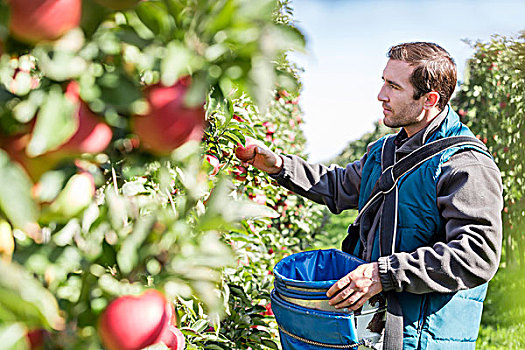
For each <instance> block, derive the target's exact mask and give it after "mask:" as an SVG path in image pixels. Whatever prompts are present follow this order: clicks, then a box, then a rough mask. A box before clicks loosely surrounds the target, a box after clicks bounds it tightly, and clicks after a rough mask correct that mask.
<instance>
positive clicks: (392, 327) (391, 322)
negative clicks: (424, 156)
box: [378, 136, 403, 350]
mask: <svg viewBox="0 0 525 350" xmlns="http://www.w3.org/2000/svg"><path fill="white" fill-rule="evenodd" d="M395 152H396V147H395V144H394V137H393V136H392V137H389V138H388V139H387V140H386V141H385V143H384V147H383V149H382V152H381V166H382V170H383V174H384V173H385V171H387V170H386V169H393V168H394V164H395ZM392 179H393V173H392ZM393 180H394V184H393V186H394V188H393V189H392V188H391V189H390V190H389V191H388V192H386V193H385V194H384V197H383V201H384V202H383V209H382V212H381V218H380V222H379V254H380V256H384V255H390V254H392V253H393V252H394V251H395V247H396V233H397V204H398V191H397V186H396V182H397V181H395V179H393ZM380 182H381V181H380V180H379V181H378V184H379V183H380ZM379 187H381V186H380V185H379ZM385 294H386V300H387V311H386V322H385V337H384V340H383V348H384V349H388V350H402V349H403V310H402V309H401V305H400V304H399V300H398V298H397V294H396V293H395V292H386V293H385Z"/></svg>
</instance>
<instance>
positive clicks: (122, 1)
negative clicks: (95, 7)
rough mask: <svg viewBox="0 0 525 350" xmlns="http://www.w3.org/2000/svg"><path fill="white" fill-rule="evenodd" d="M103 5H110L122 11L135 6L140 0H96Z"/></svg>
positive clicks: (109, 6) (113, 8) (111, 7)
mask: <svg viewBox="0 0 525 350" xmlns="http://www.w3.org/2000/svg"><path fill="white" fill-rule="evenodd" d="M95 1H96V2H98V3H99V4H101V5H102V6H105V7H108V8H110V9H112V10H116V11H120V10H126V9H130V8H132V7H134V6H135V5H136V4H137V3H138V2H139V0H95Z"/></svg>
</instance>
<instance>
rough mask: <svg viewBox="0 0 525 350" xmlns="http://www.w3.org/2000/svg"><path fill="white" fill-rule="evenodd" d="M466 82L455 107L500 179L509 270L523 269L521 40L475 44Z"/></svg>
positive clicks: (524, 80)
mask: <svg viewBox="0 0 525 350" xmlns="http://www.w3.org/2000/svg"><path fill="white" fill-rule="evenodd" d="M473 47H474V48H475V50H476V52H475V54H474V56H473V57H472V58H471V59H470V60H469V61H468V65H467V69H466V74H465V80H464V81H463V82H462V84H461V88H460V90H459V91H458V93H457V95H456V97H455V99H454V101H453V104H454V105H455V106H456V107H457V110H458V112H459V114H460V116H461V118H462V121H463V122H465V123H466V124H467V125H468V126H469V127H470V128H471V130H472V131H473V132H474V133H475V134H476V136H477V137H478V138H479V139H481V140H482V141H483V142H484V143H486V144H487V146H488V148H489V149H490V152H491V153H492V155H493V156H494V160H495V161H496V163H497V164H498V167H499V169H500V170H501V174H502V178H503V189H504V200H505V209H504V212H503V223H504V234H505V249H504V254H505V257H504V260H505V262H506V263H507V265H510V264H515V263H516V261H519V262H520V265H521V266H522V267H523V266H525V265H524V264H525V240H524V236H523V232H524V230H525V220H524V217H525V212H524V211H523V210H524V208H525V196H524V194H525V192H524V191H525V186H524V185H525V183H524V181H525V167H524V165H523V164H524V163H525V142H524V138H525V123H524V121H525V97H524V96H525V67H524V62H525V36H521V37H518V38H506V37H498V36H496V37H494V38H493V39H492V40H491V41H490V42H488V43H481V42H478V43H475V44H473Z"/></svg>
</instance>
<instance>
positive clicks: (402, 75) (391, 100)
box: [377, 59, 424, 131]
mask: <svg viewBox="0 0 525 350" xmlns="http://www.w3.org/2000/svg"><path fill="white" fill-rule="evenodd" d="M413 70H414V67H411V66H410V65H409V64H408V63H406V62H403V61H398V60H392V59H390V60H388V63H387V64H386V67H385V70H384V71H383V82H384V83H383V86H382V87H381V91H379V94H378V95H377V99H378V100H379V101H381V102H382V103H383V115H384V116H385V117H384V119H383V122H384V124H385V125H386V126H388V127H391V128H399V127H409V128H411V127H412V128H413V127H417V125H418V124H420V123H421V122H422V120H423V116H424V114H423V113H422V112H423V102H424V98H420V99H419V100H414V98H413V96H414V87H413V85H412V83H410V80H409V79H410V75H411V74H412V71H413ZM405 129H406V128H405ZM407 131H408V130H407Z"/></svg>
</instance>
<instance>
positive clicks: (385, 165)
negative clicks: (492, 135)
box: [371, 136, 487, 350]
mask: <svg viewBox="0 0 525 350" xmlns="http://www.w3.org/2000/svg"><path fill="white" fill-rule="evenodd" d="M462 145H469V146H474V147H477V148H478V149H480V150H481V151H482V152H483V153H485V154H486V150H487V148H486V146H485V145H484V144H483V143H482V142H481V141H479V140H478V139H476V138H474V137H471V136H453V137H447V138H444V139H439V140H437V141H433V142H430V143H428V144H426V145H424V146H423V147H421V148H418V149H417V150H415V151H413V152H412V153H410V154H408V155H407V156H405V157H404V158H403V159H401V160H400V161H399V162H397V163H396V161H395V144H394V137H393V136H391V137H389V138H388V139H387V140H385V143H384V145H383V149H382V152H381V166H382V171H383V172H382V174H381V177H380V178H379V180H378V182H377V184H376V186H374V187H377V188H374V190H373V192H376V193H377V195H378V202H379V203H380V202H381V200H380V199H381V198H382V199H383V208H382V211H381V217H380V221H379V252H380V253H379V255H380V256H388V255H391V254H392V253H394V252H395V250H396V242H397V211H398V186H397V185H398V180H399V179H400V178H401V177H402V176H403V175H405V174H410V172H411V171H412V170H414V169H415V168H417V167H419V166H420V165H421V164H423V163H424V162H425V161H427V160H428V159H430V158H432V157H434V156H435V155H437V154H439V153H441V152H443V151H444V150H447V149H450V148H452V147H458V146H462ZM374 196H375V194H374V193H373V194H372V196H371V197H374ZM372 201H373V200H372ZM386 298H387V314H386V324H385V338H384V345H383V346H384V348H385V349H389V350H402V349H403V310H402V309H401V305H400V304H399V300H398V297H397V293H396V292H392V291H391V292H387V293H386Z"/></svg>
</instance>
